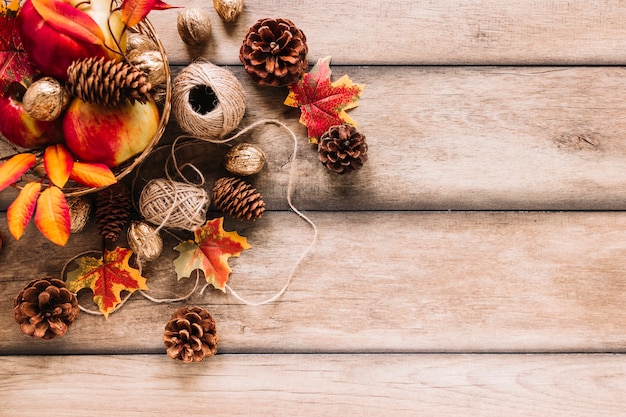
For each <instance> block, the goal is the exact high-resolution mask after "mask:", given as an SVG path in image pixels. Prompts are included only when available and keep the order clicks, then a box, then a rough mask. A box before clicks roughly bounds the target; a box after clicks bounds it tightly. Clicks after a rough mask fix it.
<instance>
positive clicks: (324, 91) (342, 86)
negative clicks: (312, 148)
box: [284, 56, 365, 143]
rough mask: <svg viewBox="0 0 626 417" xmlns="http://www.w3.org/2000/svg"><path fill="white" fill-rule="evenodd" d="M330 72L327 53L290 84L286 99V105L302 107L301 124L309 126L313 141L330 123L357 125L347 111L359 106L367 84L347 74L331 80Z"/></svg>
mask: <svg viewBox="0 0 626 417" xmlns="http://www.w3.org/2000/svg"><path fill="white" fill-rule="evenodd" d="M330 75H331V71H330V57H329V56H328V57H326V58H322V59H320V60H318V61H317V64H315V66H314V67H313V68H312V69H311V72H307V73H306V74H304V75H303V76H302V77H301V78H300V80H299V81H298V82H297V83H295V84H293V85H291V86H289V95H288V96H287V98H286V99H285V103H284V104H286V105H287V106H291V107H300V111H301V114H300V123H302V124H303V125H305V126H306V127H307V129H308V135H309V141H310V142H311V143H317V142H318V139H319V137H320V136H322V135H323V134H324V133H326V131H327V130H328V129H329V128H330V127H331V126H336V125H341V124H344V123H349V124H351V125H353V126H355V127H356V122H355V121H354V120H352V119H351V118H350V116H348V114H347V113H346V110H348V109H352V108H354V107H356V106H358V105H359V98H360V97H361V92H362V91H363V89H364V88H365V85H363V84H354V83H352V81H351V80H350V78H348V76H347V75H344V76H343V77H341V78H340V79H338V80H337V81H335V82H334V83H331V81H330Z"/></svg>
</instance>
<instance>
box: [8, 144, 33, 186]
mask: <svg viewBox="0 0 626 417" xmlns="http://www.w3.org/2000/svg"><path fill="white" fill-rule="evenodd" d="M35 162H37V157H36V156H35V155H34V154H32V153H28V152H25V153H18V154H17V155H14V156H12V157H11V158H10V159H9V160H8V161H6V162H4V163H3V164H2V165H0V191H2V190H4V189H5V188H7V187H8V186H9V185H11V184H13V183H14V182H15V181H17V180H18V179H19V178H20V177H21V176H22V174H24V173H25V172H26V171H28V170H29V169H31V168H32V167H33V165H35Z"/></svg>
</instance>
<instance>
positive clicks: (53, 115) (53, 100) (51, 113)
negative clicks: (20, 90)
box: [22, 77, 70, 122]
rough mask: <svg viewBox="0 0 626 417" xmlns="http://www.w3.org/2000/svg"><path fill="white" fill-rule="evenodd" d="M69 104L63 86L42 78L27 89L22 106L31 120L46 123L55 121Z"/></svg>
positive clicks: (67, 95) (68, 97)
mask: <svg viewBox="0 0 626 417" xmlns="http://www.w3.org/2000/svg"><path fill="white" fill-rule="evenodd" d="M69 102H70V96H69V94H68V93H67V92H66V91H65V89H64V88H63V86H62V85H61V84H60V83H59V82H58V81H57V80H55V79H54V78H52V77H43V78H40V79H39V80H37V81H35V82H34V83H32V84H31V85H30V87H28V89H27V90H26V93H24V98H23V99H22V104H23V105H24V110H26V112H27V113H28V114H29V115H30V116H31V117H32V118H33V119H37V120H43V121H46V122H49V121H52V120H56V119H57V118H58V117H59V116H60V115H61V113H63V111H64V110H65V108H66V107H67V105H68V104H69Z"/></svg>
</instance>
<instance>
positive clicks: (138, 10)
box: [122, 0, 174, 27]
mask: <svg viewBox="0 0 626 417" xmlns="http://www.w3.org/2000/svg"><path fill="white" fill-rule="evenodd" d="M173 7H174V6H170V5H169V4H167V3H165V2H163V1H161V0H124V3H123V4H122V23H124V24H125V25H126V26H128V27H133V26H135V25H136V24H137V23H139V22H141V21H142V20H143V18H145V17H146V16H148V13H150V11H151V10H165V9H171V8H173Z"/></svg>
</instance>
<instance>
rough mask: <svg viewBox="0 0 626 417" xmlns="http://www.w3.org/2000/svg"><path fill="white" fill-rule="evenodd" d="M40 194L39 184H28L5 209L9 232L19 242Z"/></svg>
mask: <svg viewBox="0 0 626 417" xmlns="http://www.w3.org/2000/svg"><path fill="white" fill-rule="evenodd" d="M40 193H41V183H39V182H29V183H28V184H26V185H25V186H24V188H22V190H21V191H20V193H19V194H18V196H17V198H16V199H15V200H13V203H11V205H10V206H9V208H8V209H7V223H8V224H9V231H10V232H11V234H12V235H13V237H14V238H15V239H17V240H19V239H20V238H21V237H22V235H23V234H24V229H26V225H28V222H29V221H30V219H31V218H32V217H33V213H34V212H35V205H36V204H37V198H38V197H39V194H40Z"/></svg>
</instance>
